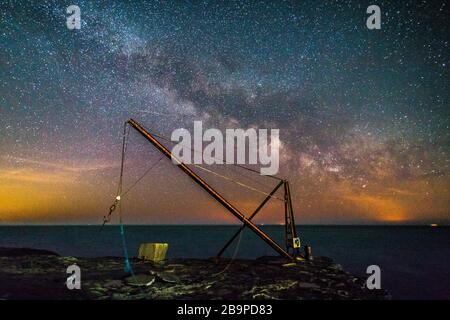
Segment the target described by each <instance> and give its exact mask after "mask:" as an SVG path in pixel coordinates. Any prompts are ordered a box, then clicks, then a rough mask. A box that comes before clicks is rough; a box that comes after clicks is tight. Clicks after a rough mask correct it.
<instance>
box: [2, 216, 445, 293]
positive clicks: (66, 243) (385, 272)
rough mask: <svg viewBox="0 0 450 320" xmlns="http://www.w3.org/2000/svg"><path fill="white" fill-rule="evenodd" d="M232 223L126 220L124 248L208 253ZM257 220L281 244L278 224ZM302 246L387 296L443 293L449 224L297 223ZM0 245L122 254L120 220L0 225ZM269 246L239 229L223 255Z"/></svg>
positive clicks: (250, 254) (264, 251) (265, 250)
mask: <svg viewBox="0 0 450 320" xmlns="http://www.w3.org/2000/svg"><path fill="white" fill-rule="evenodd" d="M238 228H239V226H237V225H226V226H224V225H126V226H124V231H125V232H124V239H125V241H126V247H127V249H128V251H129V254H130V256H136V255H137V251H138V248H139V245H140V244H141V243H145V242H165V243H169V250H168V258H209V257H213V256H215V255H216V254H217V252H218V251H219V250H220V249H221V248H222V247H223V245H224V244H225V243H226V242H227V240H228V239H229V238H230V237H231V236H232V235H233V234H234V233H235V232H236V230H237V229H238ZM261 228H262V229H263V230H264V231H265V232H267V233H268V234H269V235H270V236H272V237H273V239H275V240H276V241H277V242H278V243H279V244H281V245H283V244H284V227H283V226H281V225H264V226H261ZM297 232H298V233H299V236H300V238H301V241H302V246H303V245H305V244H309V245H310V246H311V247H312V253H313V255H314V256H327V257H330V258H332V259H333V260H334V261H335V262H336V263H339V264H341V265H342V266H343V268H344V269H345V270H346V271H348V272H350V273H352V274H355V275H357V276H360V277H364V278H367V277H368V276H369V275H368V274H367V273H366V271H367V267H368V266H370V265H377V266H379V267H380V270H381V287H382V288H384V289H386V290H388V292H389V293H390V294H391V296H392V299H400V300H404V299H450V227H449V226H443V227H441V226H439V227H431V226H337V225H333V226H328V225H327V226H324V225H320V226H319V225H306V226H305V225H299V226H298V227H297ZM0 247H27V248H38V249H47V250H52V251H55V252H57V253H59V254H61V255H65V256H78V257H101V256H123V255H124V250H123V241H122V236H121V233H120V226H118V225H107V226H105V227H101V226H73V225H71V226H0ZM274 254H276V253H275V252H274V251H273V249H272V248H271V247H269V246H268V245H267V244H266V243H265V242H263V241H262V240H261V239H259V238H258V237H257V236H255V235H254V234H253V233H252V232H251V230H248V229H245V231H244V232H243V233H242V235H241V236H240V237H238V238H237V239H236V240H235V242H234V244H233V245H231V246H230V247H229V248H228V250H227V251H226V254H225V256H226V257H236V258H247V259H252V258H257V257H260V256H264V255H274Z"/></svg>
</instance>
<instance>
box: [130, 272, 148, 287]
mask: <svg viewBox="0 0 450 320" xmlns="http://www.w3.org/2000/svg"><path fill="white" fill-rule="evenodd" d="M125 282H126V283H127V284H128V285H130V286H135V287H149V286H151V285H152V284H153V283H154V282H155V277H154V276H149V275H146V274H137V275H135V276H131V277H127V278H125Z"/></svg>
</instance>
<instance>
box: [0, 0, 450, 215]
mask: <svg viewBox="0 0 450 320" xmlns="http://www.w3.org/2000/svg"><path fill="white" fill-rule="evenodd" d="M70 4H76V5H78V6H79V7H80V9H81V19H82V23H81V29H80V30H69V29H68V28H67V27H66V16H67V14H66V11H65V10H66V5H69V4H64V5H63V4H61V3H59V2H57V1H35V2H33V1H31V2H29V1H27V2H26V3H25V2H24V3H22V2H21V1H10V2H6V3H3V4H1V5H0V11H1V22H0V152H1V154H0V204H1V206H0V223H1V222H4V223H16V222H30V223H35V222H41V223H85V222H89V223H96V222H99V220H100V219H101V217H102V216H103V214H104V213H105V210H107V208H108V207H109V204H110V202H111V199H114V194H115V188H116V183H117V175H118V164H119V160H120V158H119V156H120V148H121V131H122V125H123V122H124V121H126V120H127V119H128V118H131V117H132V118H135V119H136V120H138V121H139V122H141V123H142V124H144V125H145V126H146V127H148V128H151V129H153V130H155V131H158V132H162V133H163V134H166V135H169V136H170V133H171V132H172V130H174V129H176V128H180V127H186V128H192V125H193V121H194V120H202V121H203V122H204V126H208V127H214V128H220V129H225V128H249V127H255V128H279V129H280V139H281V142H282V148H281V154H282V156H281V169H280V174H279V175H280V176H282V177H285V178H288V179H289V180H290V181H291V183H292V188H293V192H294V202H295V210H296V214H297V218H298V220H299V222H305V223H366V222H369V223H372V222H382V223H385V222H394V223H397V222H398V223H402V222H426V223H429V222H434V221H439V222H445V221H449V212H450V204H449V201H448V199H449V186H450V179H449V162H450V160H449V159H450V157H449V151H450V150H449V146H450V139H449V135H450V134H449V132H450V131H449V115H450V112H449V95H450V94H449V93H450V90H449V89H450V88H449V66H450V61H449V60H450V59H449V51H448V50H449V36H448V35H449V29H448V24H447V22H448V8H449V5H447V4H446V3H445V2H440V1H433V2H428V1H399V2H398V3H397V2H395V3H390V2H384V1H378V2H377V5H379V6H380V8H381V12H382V28H381V30H369V29H367V27H366V19H367V17H368V14H367V13H366V8H367V7H368V6H369V5H371V4H372V3H370V2H368V1H339V2H335V1H324V2H318V1H311V2H307V1H283V2H281V1H273V2H257V1H227V2H224V3H221V4H220V3H219V2H215V1H202V2H189V1H168V2H166V1H149V2H148V3H147V4H142V3H139V4H137V3H134V2H129V3H121V2H115V1H107V2H101V4H100V3H97V2H96V1H91V2H89V1H73V3H72V2H71V3H70ZM157 159H158V154H157V153H156V152H155V151H154V150H152V147H151V146H150V145H147V144H145V142H144V141H143V139H142V138H139V137H138V136H137V135H133V134H132V135H131V137H130V156H129V158H128V162H127V168H128V173H129V174H128V175H127V179H128V180H127V183H132V181H133V179H134V178H136V177H137V176H139V174H140V173H142V172H143V171H144V170H145V168H146V167H148V166H149V165H150V164H151V163H152V161H155V160H157ZM221 169H223V168H221ZM224 170H228V169H224ZM209 178H211V179H212V180H211V181H212V183H215V185H216V186H217V188H219V189H220V190H221V191H222V192H223V193H224V194H226V195H229V196H230V198H231V199H233V201H235V202H236V204H237V205H238V206H241V207H242V208H243V209H245V210H251V209H252V208H254V207H255V206H256V205H257V202H258V201H260V199H261V195H258V194H256V195H255V194H252V193H246V192H241V191H236V190H235V189H236V187H235V186H234V185H229V184H227V183H226V182H223V181H215V180H214V177H208V179H209ZM244 178H245V177H244ZM257 179H258V181H257V182H258V183H259V182H261V183H264V184H265V185H267V188H268V189H266V190H270V184H271V183H273V181H270V180H269V181H267V180H264V179H263V178H261V177H258V178H257ZM130 199H133V201H129V202H130V203H129V210H128V211H127V212H128V213H127V219H128V221H132V222H139V223H140V222H143V223H192V222H195V223H196V222H206V223H213V222H217V223H222V222H225V223H228V222H234V221H233V220H232V219H231V218H230V217H228V216H227V214H226V213H224V212H222V211H220V210H221V209H220V208H219V207H218V206H216V205H215V204H213V203H211V202H212V201H211V200H210V199H209V198H208V197H207V196H206V195H205V194H203V193H202V191H201V190H197V189H196V188H195V186H194V185H193V184H192V182H191V181H189V179H187V178H186V177H185V176H183V175H182V174H180V173H178V172H177V171H176V170H175V169H174V168H172V167H171V164H170V162H168V161H166V162H164V163H163V162H162V163H161V164H160V165H159V167H158V168H157V169H156V171H155V172H153V173H152V174H151V175H149V176H148V177H146V179H145V180H143V181H142V182H141V184H140V186H139V187H138V188H136V190H134V193H133V194H132V195H131V194H130ZM280 208H281V207H277V204H273V206H272V207H270V208H269V209H268V210H267V212H266V213H265V216H263V217H261V218H260V219H261V221H260V222H276V223H278V222H280V221H281V220H280V219H281V217H282V214H281V211H280Z"/></svg>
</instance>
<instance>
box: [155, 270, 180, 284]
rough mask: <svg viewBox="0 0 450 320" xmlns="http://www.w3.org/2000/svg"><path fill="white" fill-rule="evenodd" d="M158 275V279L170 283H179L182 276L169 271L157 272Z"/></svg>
mask: <svg viewBox="0 0 450 320" xmlns="http://www.w3.org/2000/svg"><path fill="white" fill-rule="evenodd" d="M156 276H157V278H158V280H161V281H164V282H168V283H178V282H180V278H178V277H177V276H175V275H173V274H170V273H167V272H156Z"/></svg>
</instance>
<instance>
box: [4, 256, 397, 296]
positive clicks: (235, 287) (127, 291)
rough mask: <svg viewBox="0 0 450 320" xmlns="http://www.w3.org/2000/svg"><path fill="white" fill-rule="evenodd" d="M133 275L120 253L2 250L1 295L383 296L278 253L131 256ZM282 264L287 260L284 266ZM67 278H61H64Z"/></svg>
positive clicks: (321, 261)
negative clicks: (69, 279) (70, 280)
mask: <svg viewBox="0 0 450 320" xmlns="http://www.w3.org/2000/svg"><path fill="white" fill-rule="evenodd" d="M131 261H132V264H133V269H134V272H135V273H136V274H135V277H132V276H129V274H125V273H124V270H123V258H120V257H116V258H114V257H105V258H73V257H58V256H54V257H52V256H48V255H42V256H41V255H36V254H32V255H30V256H26V255H25V256H20V255H18V256H17V255H16V256H15V255H12V256H4V257H1V256H0V284H1V291H2V292H1V294H0V299H42V298H46V299H99V300H100V299H101V300H104V299H119V300H132V299H199V300H201V299H291V300H292V299H295V300H311V299H351V300H355V299H357V300H365V299H372V300H374V299H377V300H381V299H386V298H388V297H389V295H388V294H387V293H386V291H384V290H368V289H367V288H366V287H365V286H363V284H364V282H365V281H364V280H361V279H359V278H357V277H355V276H352V275H350V274H347V273H346V272H344V271H343V270H342V269H341V267H340V266H339V265H338V264H336V263H334V262H333V261H332V260H331V259H327V258H323V257H315V259H314V261H304V262H297V263H296V264H295V265H292V264H291V263H292V262H290V261H287V260H286V259H283V258H279V257H263V258H261V259H256V260H241V259H235V260H233V261H230V260H218V261H217V262H214V261H213V260H201V259H176V260H169V261H167V263H166V265H165V267H164V266H161V265H156V264H154V263H151V262H148V261H142V260H137V259H135V258H134V259H131ZM75 262H76V263H77V264H78V265H80V266H81V267H82V279H83V280H82V290H77V292H74V291H70V290H67V289H66V288H65V284H64V281H61V279H65V273H64V272H65V268H67V265H70V264H72V263H75ZM283 265H285V266H283ZM61 277H63V278H61Z"/></svg>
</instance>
